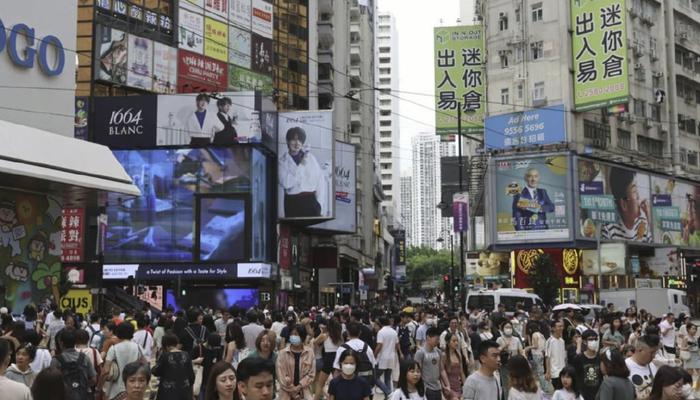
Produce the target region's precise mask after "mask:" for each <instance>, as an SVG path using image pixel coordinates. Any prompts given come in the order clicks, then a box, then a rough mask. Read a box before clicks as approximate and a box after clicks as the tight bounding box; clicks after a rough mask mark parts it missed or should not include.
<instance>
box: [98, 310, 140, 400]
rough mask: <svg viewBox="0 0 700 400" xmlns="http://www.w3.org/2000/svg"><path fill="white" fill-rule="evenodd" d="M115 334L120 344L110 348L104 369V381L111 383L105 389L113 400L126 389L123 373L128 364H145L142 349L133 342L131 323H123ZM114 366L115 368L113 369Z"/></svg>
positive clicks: (118, 326)
mask: <svg viewBox="0 0 700 400" xmlns="http://www.w3.org/2000/svg"><path fill="white" fill-rule="evenodd" d="M114 333H115V335H116V338H117V340H119V342H118V343H117V344H115V345H113V346H111V347H110V348H109V351H107V357H106V359H105V363H104V367H103V369H102V376H103V378H104V380H106V381H107V382H109V384H108V385H107V388H106V389H105V393H106V398H107V399H108V400H113V399H115V398H116V397H117V395H119V394H120V393H122V392H123V391H124V390H125V388H124V379H123V377H122V371H123V369H124V366H126V365H127V364H130V363H133V362H136V361H140V362H145V361H146V360H145V358H144V357H143V353H142V351H141V347H140V346H139V345H138V344H136V343H134V342H132V341H131V339H132V338H133V336H134V327H133V325H132V324H130V323H121V324H119V325H117V327H116V328H114ZM112 365H114V367H112Z"/></svg>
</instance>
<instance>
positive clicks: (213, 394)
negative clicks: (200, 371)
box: [204, 361, 239, 400]
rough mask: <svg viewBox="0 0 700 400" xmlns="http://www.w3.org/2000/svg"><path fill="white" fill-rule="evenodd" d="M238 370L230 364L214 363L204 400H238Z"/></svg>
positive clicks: (223, 362)
mask: <svg viewBox="0 0 700 400" xmlns="http://www.w3.org/2000/svg"><path fill="white" fill-rule="evenodd" d="M236 384H237V380H236V370H234V369H233V366H232V365H231V364H230V363H227V362H225V361H219V362H216V363H214V365H212V367H211V371H210V373H209V379H207V382H206V388H205V390H204V400H238V399H239V396H238V388H237V387H236V386H237V385H236Z"/></svg>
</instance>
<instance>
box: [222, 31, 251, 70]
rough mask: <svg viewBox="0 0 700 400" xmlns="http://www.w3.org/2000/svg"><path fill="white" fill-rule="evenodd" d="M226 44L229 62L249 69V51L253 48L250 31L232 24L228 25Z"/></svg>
mask: <svg viewBox="0 0 700 400" xmlns="http://www.w3.org/2000/svg"><path fill="white" fill-rule="evenodd" d="M228 46H229V50H228V62H229V64H233V65H237V66H239V67H243V68H247V69H250V62H251V61H250V60H251V57H250V53H251V50H252V48H253V47H252V46H253V44H252V38H251V34H250V32H249V31H245V30H243V29H239V28H236V27H233V26H229V28H228Z"/></svg>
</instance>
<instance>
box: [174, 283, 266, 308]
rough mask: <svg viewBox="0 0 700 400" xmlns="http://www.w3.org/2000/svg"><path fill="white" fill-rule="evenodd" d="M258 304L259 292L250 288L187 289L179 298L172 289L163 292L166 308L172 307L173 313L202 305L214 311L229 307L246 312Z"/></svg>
mask: <svg viewBox="0 0 700 400" xmlns="http://www.w3.org/2000/svg"><path fill="white" fill-rule="evenodd" d="M259 303H260V294H259V291H258V289H252V288H236V289H231V288H228V289H216V288H197V289H188V290H187V292H186V295H185V296H180V298H176V297H175V291H174V290H172V289H168V290H167V291H166V292H165V305H166V307H172V308H173V309H174V310H175V311H179V310H185V309H187V308H189V307H201V305H202V304H206V305H207V307H212V308H214V309H216V310H220V309H230V308H231V307H236V308H239V309H242V310H247V309H249V308H251V307H253V306H257V305H259Z"/></svg>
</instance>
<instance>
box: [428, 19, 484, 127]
mask: <svg viewBox="0 0 700 400" xmlns="http://www.w3.org/2000/svg"><path fill="white" fill-rule="evenodd" d="M434 33H435V50H434V51H435V54H434V55H435V57H434V58H435V61H434V63H435V64H434V67H435V131H436V133H437V134H438V135H454V134H457V133H459V132H458V120H457V110H458V108H461V110H462V114H461V115H462V116H461V120H462V133H463V134H464V133H478V132H483V129H484V110H485V107H484V105H485V103H484V100H485V97H486V93H485V88H486V85H485V83H486V76H485V73H484V62H485V60H486V59H485V58H484V31H483V27H482V26H481V25H473V26H469V25H465V26H452V27H436V28H435V29H434Z"/></svg>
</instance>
